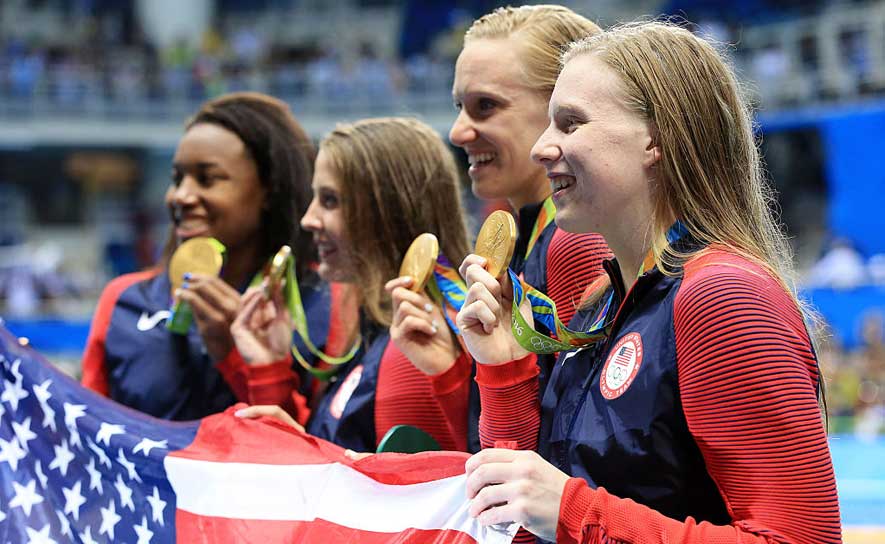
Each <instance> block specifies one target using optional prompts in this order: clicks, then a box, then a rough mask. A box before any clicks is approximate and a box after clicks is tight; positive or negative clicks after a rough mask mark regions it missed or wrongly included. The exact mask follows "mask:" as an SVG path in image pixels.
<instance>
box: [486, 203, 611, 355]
mask: <svg viewBox="0 0 885 544" xmlns="http://www.w3.org/2000/svg"><path fill="white" fill-rule="evenodd" d="M501 214H503V215H501ZM555 215H556V207H555V206H554V205H553V201H552V200H551V199H550V198H548V199H547V200H545V201H544V204H543V205H542V207H541V211H540V213H539V214H538V217H537V219H536V220H535V224H534V226H533V228H532V233H531V238H530V239H529V243H528V245H527V247H526V255H525V256H526V258H528V255H529V254H530V253H531V251H532V249H534V248H535V246H536V244H537V242H538V239H539V238H540V236H541V234H542V233H543V232H544V229H545V228H546V227H547V226H548V225H549V224H550V223H552V222H553V219H554V217H555ZM505 216H506V217H505ZM487 224H488V226H487ZM501 225H505V226H504V227H502V226H501ZM515 247H516V222H515V221H514V219H513V216H512V215H510V214H509V213H507V212H503V211H498V212H494V213H493V214H492V215H490V216H489V217H488V219H486V223H484V224H483V226H482V229H480V233H479V235H478V236H477V239H476V250H475V253H476V254H477V255H480V256H482V257H485V259H486V262H487V266H486V267H487V269H488V271H489V273H490V274H492V275H493V276H495V277H500V276H501V275H502V274H503V273H504V271H505V270H506V273H507V274H509V276H510V282H511V284H512V286H513V308H512V311H511V316H512V317H511V330H512V331H513V336H514V338H516V341H517V342H518V343H519V345H520V346H522V347H523V348H524V349H526V350H527V351H531V352H533V353H556V352H559V351H567V350H571V349H575V348H578V347H582V346H586V345H588V344H592V343H594V342H598V341H599V340H602V339H603V338H605V337H606V336H607V335H608V332H609V331H610V330H611V322H612V320H613V318H614V315H613V314H614V312H613V311H611V305H612V297H611V296H610V297H609V299H608V301H607V302H606V304H605V306H603V309H602V311H601V312H600V313H599V315H598V317H597V319H596V320H595V321H594V323H593V325H592V326H591V327H590V329H589V330H587V331H575V330H572V329H569V328H568V327H566V326H565V325H564V324H563V323H562V321H561V320H560V319H559V317H558V315H557V312H556V304H554V302H553V301H552V300H551V299H550V298H549V297H547V296H546V295H544V294H543V293H541V292H540V291H538V290H537V289H535V288H534V287H532V286H531V285H529V284H528V283H526V282H525V281H524V280H522V279H521V278H519V276H517V275H516V273H514V272H513V271H512V270H510V269H509V268H507V267H508V265H509V262H510V257H509V255H513V251H514V248H515ZM504 256H508V257H507V260H506V261H503V262H502V259H503V258H504ZM526 298H528V300H529V302H530V304H531V307H532V315H533V316H534V319H535V320H536V321H538V322H540V323H542V324H543V325H544V326H545V327H546V328H547V330H549V331H551V332H554V333H555V334H556V338H553V337H550V336H547V335H546V334H543V333H540V332H538V331H537V330H535V328H534V327H533V326H532V325H530V324H529V323H528V322H527V321H526V320H525V318H524V317H523V316H522V314H521V313H520V311H519V306H520V305H521V304H522V302H523V300H525V299H526Z"/></svg>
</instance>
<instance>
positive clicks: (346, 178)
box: [233, 118, 472, 452]
mask: <svg viewBox="0 0 885 544" xmlns="http://www.w3.org/2000/svg"><path fill="white" fill-rule="evenodd" d="M313 189H314V195H313V200H312V201H311V204H310V207H309V208H308V210H307V212H306V213H305V215H304V218H303V219H302V221H301V225H302V227H303V228H304V229H306V230H308V231H310V232H311V233H312V234H313V237H314V242H315V244H316V246H317V252H318V255H319V267H318V272H319V275H320V277H322V278H323V279H324V280H326V281H329V282H341V283H345V284H348V285H349V286H350V291H351V296H352V301H353V303H354V305H356V306H358V307H359V313H360V319H359V327H358V328H359V330H358V331H357V330H354V331H353V335H352V341H356V340H357V339H358V338H360V339H361V340H360V341H361V348H360V350H359V352H357V354H356V356H355V357H354V358H353V359H351V360H350V361H348V362H347V363H345V364H343V365H341V366H340V369H339V370H338V372H337V373H336V374H335V376H334V377H333V378H332V379H331V380H330V381H329V383H328V387H326V388H324V389H323V390H321V391H317V392H316V397H315V398H314V399H313V402H312V404H313V406H314V409H313V410H312V411H310V412H309V411H308V410H307V409H306V408H303V407H305V406H307V405H308V404H309V403H308V402H304V401H300V402H294V403H291V404H294V405H295V406H300V407H302V408H301V409H300V410H299V411H298V412H296V413H291V412H290V415H291V416H293V417H294V419H295V420H297V421H300V422H301V423H304V424H305V428H306V430H307V431H308V432H310V433H311V434H313V435H315V436H318V437H320V438H324V439H326V440H329V441H332V442H335V443H337V444H339V445H342V446H345V447H347V448H350V449H352V450H355V451H357V452H369V451H375V449H376V447H377V446H378V442H379V441H380V440H381V439H382V437H383V436H384V435H385V433H386V432H387V431H388V430H389V429H390V428H392V427H394V426H395V425H413V426H416V427H418V428H420V429H422V430H424V431H426V432H427V433H429V434H430V435H431V436H432V437H433V438H434V439H435V440H436V441H437V442H438V443H439V445H440V446H441V447H443V448H444V449H448V450H462V451H463V450H465V449H466V447H467V445H466V443H467V397H468V392H469V382H470V375H471V370H472V361H471V360H470V358H469V356H468V355H466V353H464V352H463V351H462V350H461V348H460V345H459V343H458V342H457V340H456V337H455V334H454V332H453V331H451V330H450V328H449V327H447V321H446V315H445V313H444V312H445V310H444V309H443V308H442V307H441V301H435V300H431V299H430V298H428V297H427V296H425V295H423V294H419V293H413V292H411V291H408V289H407V288H408V287H409V286H410V284H411V281H413V280H410V279H409V278H405V277H403V278H397V276H398V275H399V269H400V264H401V263H402V260H403V257H404V256H405V254H406V250H407V249H408V248H409V246H410V245H411V243H412V240H414V239H415V237H417V236H418V235H419V234H422V233H425V232H429V233H432V234H435V235H436V237H437V238H438V240H439V249H440V253H441V254H442V255H444V256H445V257H447V258H448V259H451V260H452V261H454V262H460V261H461V259H463V258H464V256H465V255H466V254H467V251H468V243H467V231H466V228H465V223H464V213H463V209H462V207H461V197H460V185H459V182H458V175H457V172H456V170H455V163H454V158H453V157H452V154H451V152H450V151H449V149H448V147H447V146H446V145H445V143H444V142H443V141H442V140H441V139H440V137H439V135H438V134H437V133H436V132H434V131H433V129H431V128H430V127H429V126H427V125H426V124H424V123H422V122H420V121H417V120H415V119H408V118H381V119H366V120H363V121H359V122H357V123H353V124H345V125H339V126H338V127H337V128H336V129H335V130H333V131H332V132H331V133H330V134H329V135H328V136H327V137H326V138H324V139H323V141H322V142H321V144H320V151H319V153H318V155H317V159H316V165H315V173H314V178H313ZM452 272H453V273H454V269H452ZM393 278H397V279H395V280H394V279H393ZM386 282H387V283H389V286H386V285H385V283H386ZM397 288H398V289H399V290H397ZM394 300H397V306H398V307H400V311H399V312H398V314H396V315H395V314H394V311H393V307H394ZM404 303H405V304H404ZM273 304H274V303H272V302H269V301H265V300H264V299H263V298H262V294H261V293H260V292H257V291H256V292H254V293H252V294H250V295H247V297H246V299H245V300H244V310H243V312H242V313H241V315H240V317H239V318H238V320H237V321H236V322H235V324H234V327H233V330H234V337H235V339H236V340H237V346H238V347H239V349H240V351H241V352H242V353H243V355H244V357H247V358H249V359H251V360H253V361H261V362H267V361H278V362H277V363H272V364H273V365H275V366H276V367H277V369H278V370H279V372H278V373H277V376H276V377H275V378H274V379H276V380H280V381H285V380H286V379H287V376H288V377H289V378H288V379H290V383H291V384H292V387H291V388H290V392H291V393H290V394H295V395H298V392H297V385H298V382H297V380H296V378H295V376H294V373H293V372H292V371H291V370H289V365H288V363H287V362H288V360H289V354H288V352H287V351H286V349H285V348H286V346H285V344H284V343H283V342H282V339H283V338H284V337H285V336H286V335H287V334H291V329H289V328H288V316H287V314H286V312H285V311H283V309H282V308H280V307H277V308H275V309H273V310H271V309H270V308H268V306H272V305H273ZM277 305H278V303H277ZM407 308H408V309H407ZM262 314H265V315H266V316H270V317H269V318H268V319H263V318H262V317H261V316H262ZM407 318H408V319H407ZM453 318H454V313H452V315H450V316H449V319H453ZM391 339H393V340H395V342H391V341H390V340H391ZM425 360H431V361H434V363H435V362H436V361H437V360H443V361H445V363H446V367H445V369H444V370H442V371H436V370H435V369H433V368H425V367H424V366H422V364H423V363H424V361H425ZM270 400H271V401H272V400H273V399H270ZM272 403H273V404H279V403H277V402H272ZM291 404H290V405H291ZM240 415H241V416H245V417H255V416H258V415H275V416H277V417H280V418H282V419H286V416H284V415H282V413H281V412H280V410H279V409H277V408H271V407H266V406H258V407H252V408H248V409H246V410H245V411H244V412H242V413H241V414H240ZM308 416H309V417H308ZM289 421H290V422H291V420H289Z"/></svg>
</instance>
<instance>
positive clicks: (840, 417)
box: [819, 312, 885, 437]
mask: <svg viewBox="0 0 885 544" xmlns="http://www.w3.org/2000/svg"><path fill="white" fill-rule="evenodd" d="M861 338H862V344H861V345H860V346H859V347H858V348H857V349H853V350H846V349H845V348H843V347H841V346H839V345H838V343H836V342H834V341H833V340H832V339H829V340H827V339H825V340H824V342H823V345H822V346H820V350H819V351H820V364H821V369H822V371H823V373H824V377H825V384H826V402H827V414H828V416H829V431H830V432H834V433H852V432H853V433H854V434H856V435H858V436H861V437H875V436H876V435H879V434H885V316H883V313H880V312H869V313H868V314H867V315H866V316H865V317H864V318H863V319H862V332H861Z"/></svg>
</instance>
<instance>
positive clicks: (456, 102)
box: [452, 100, 463, 111]
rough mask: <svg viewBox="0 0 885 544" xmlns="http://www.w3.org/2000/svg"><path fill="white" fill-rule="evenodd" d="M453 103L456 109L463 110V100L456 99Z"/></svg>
mask: <svg viewBox="0 0 885 544" xmlns="http://www.w3.org/2000/svg"><path fill="white" fill-rule="evenodd" d="M452 105H453V106H454V107H455V110H456V111H461V108H462V107H463V105H462V104H461V101H460V100H455V101H454V102H453V103H452Z"/></svg>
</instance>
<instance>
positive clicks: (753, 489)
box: [457, 22, 841, 544]
mask: <svg viewBox="0 0 885 544" xmlns="http://www.w3.org/2000/svg"><path fill="white" fill-rule="evenodd" d="M562 63H563V68H562V72H561V74H560V76H559V78H558V80H557V82H556V87H555V89H554V91H553V95H552V97H551V100H550V109H549V119H550V120H549V125H548V126H547V128H546V130H545V131H544V133H543V134H542V135H541V137H540V138H539V139H538V141H537V142H536V143H535V144H534V147H533V148H532V157H533V159H534V160H535V161H536V162H537V163H538V164H539V165H541V166H542V167H543V168H544V169H545V171H546V173H547V175H548V177H549V178H550V183H551V185H552V186H553V189H554V199H555V201H556V205H557V216H556V221H557V223H558V224H559V225H560V226H561V227H562V228H564V229H567V230H569V231H574V232H588V231H592V232H600V233H602V234H603V235H604V236H605V238H606V240H607V241H608V242H609V245H610V246H611V248H612V250H613V252H614V254H615V258H614V259H612V260H611V261H607V262H606V272H607V275H606V277H605V280H604V281H600V282H599V283H598V284H596V285H595V287H596V289H595V290H594V291H592V292H591V293H589V294H588V298H587V299H586V301H585V304H584V306H583V307H582V310H581V311H580V312H579V313H578V314H577V316H576V318H575V319H574V320H573V322H572V325H573V328H574V329H575V331H578V332H580V331H583V333H584V334H589V333H590V332H598V333H600V336H596V337H595V339H596V340H597V342H595V343H592V342H591V343H588V344H585V345H584V346H583V349H572V350H563V352H562V353H560V355H559V359H558V361H557V364H556V366H555V370H554V372H553V374H552V375H551V376H550V379H549V381H548V384H547V386H546V388H544V389H543V390H539V388H538V381H537V378H536V376H537V373H538V370H537V365H536V363H535V362H534V358H535V354H534V353H531V350H527V349H526V347H525V346H526V343H525V342H524V341H523V339H520V340H518V339H517V338H518V337H519V336H520V333H519V332H518V331H516V326H514V325H511V318H512V317H513V315H514V314H513V306H514V305H513V302H512V301H511V300H510V299H511V298H512V292H511V291H510V286H509V285H507V284H508V281H504V282H501V281H499V280H498V279H497V278H495V277H493V276H492V275H491V274H489V272H488V271H487V270H486V269H485V268H484V266H483V264H484V263H483V262H482V261H481V260H480V259H478V258H477V257H476V256H475V255H474V256H470V257H468V258H467V259H466V260H465V263H464V272H465V279H466V280H467V282H468V284H469V285H470V287H469V290H468V294H467V298H466V300H465V303H464V306H463V309H462V310H461V312H460V313H459V315H458V320H457V324H458V326H459V327H460V328H461V331H462V337H463V339H464V342H465V345H466V346H467V347H468V349H469V350H470V352H471V354H472V355H473V356H474V357H475V359H476V361H477V363H478V370H477V381H479V382H480V384H481V385H480V395H481V400H482V408H483V419H482V420H481V422H480V426H481V434H483V436H484V437H487V439H488V440H490V441H512V440H514V439H516V440H519V442H518V443H517V444H516V446H517V448H518V449H520V450H529V451H513V450H507V449H486V450H484V451H482V452H480V453H478V454H476V455H474V456H473V457H472V458H471V459H470V460H468V462H467V465H466V468H467V474H468V478H467V495H468V497H470V498H471V499H472V501H471V506H470V512H469V513H470V515H472V516H476V517H478V519H479V521H480V522H481V523H483V524H496V523H502V522H513V521H515V522H519V523H520V524H521V525H522V526H523V527H524V528H526V529H528V530H529V531H531V532H532V533H533V534H534V535H536V536H537V537H539V539H541V540H543V541H553V540H555V541H556V542H564V543H568V542H581V543H607V542H619V543H620V542H624V543H634V542H636V543H638V542H642V543H665V542H684V543H702V542H717V543H723V544H725V543H735V544H737V543H759V544H765V543H771V542H781V543H792V544H812V543H823V542H826V543H837V542H841V527H840V521H839V519H840V516H839V504H838V498H837V495H836V484H835V478H834V475H833V466H832V461H831V459H830V454H829V450H828V447H827V436H826V432H825V429H824V425H823V421H822V418H821V413H820V407H819V404H818V396H819V394H820V371H819V368H818V363H817V358H816V355H815V352H814V349H813V346H812V343H811V339H810V335H809V332H808V330H807V328H806V325H805V322H804V319H803V318H804V316H803V309H802V305H801V304H800V303H799V302H798V301H797V298H796V293H795V289H794V287H793V285H792V282H791V277H792V274H791V272H792V270H791V268H792V262H791V255H790V251H789V249H788V248H789V246H788V244H787V241H786V238H785V236H784V234H783V233H782V231H781V229H780V226H779V225H778V224H777V222H776V220H775V219H774V217H773V215H772V213H771V211H770V208H769V205H770V202H771V195H770V193H769V192H768V189H767V187H766V184H765V181H764V173H763V169H762V164H761V160H760V157H759V152H758V149H757V146H756V140H755V138H754V133H753V129H752V118H751V114H750V110H749V107H748V105H747V103H746V102H745V101H744V99H743V97H742V95H741V92H740V89H739V86H738V81H737V78H736V77H735V73H734V72H733V71H732V69H731V68H730V66H729V65H728V63H727V61H726V60H725V59H724V57H723V56H722V54H721V53H720V52H719V51H717V49H716V48H715V47H714V46H712V45H711V44H710V43H708V42H707V41H705V40H704V39H702V38H700V37H697V36H695V35H694V34H692V33H691V32H689V31H688V30H686V29H684V28H680V27H677V26H675V25H671V24H667V23H660V22H646V23H636V24H628V25H624V26H620V27H616V28H614V29H611V30H607V31H605V32H603V33H601V34H598V35H596V36H593V37H590V38H586V39H584V40H581V41H579V42H577V43H576V44H574V45H572V46H570V48H569V49H568V51H567V52H565V54H564V56H563V60H562ZM504 241H505V242H507V241H509V240H506V239H504ZM489 246H490V247H496V242H495V243H490V244H489ZM492 254H493V252H489V255H492ZM488 259H489V257H487V260H488ZM507 277H508V278H510V279H512V278H511V277H510V276H507ZM518 298H519V297H517V299H518ZM533 305H534V303H533ZM527 307H528V305H527V304H524V305H522V306H520V309H519V310H518V311H523V310H527ZM533 314H534V313H533V312H528V311H525V313H524V314H522V315H524V316H525V317H527V318H528V319H529V320H530V319H531V318H532V315H533ZM534 315H536V316H537V314H534ZM517 322H518V319H517ZM517 436H519V437H527V438H526V439H524V440H523V439H518V438H516V437H517Z"/></svg>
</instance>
